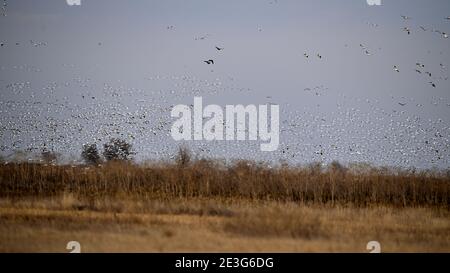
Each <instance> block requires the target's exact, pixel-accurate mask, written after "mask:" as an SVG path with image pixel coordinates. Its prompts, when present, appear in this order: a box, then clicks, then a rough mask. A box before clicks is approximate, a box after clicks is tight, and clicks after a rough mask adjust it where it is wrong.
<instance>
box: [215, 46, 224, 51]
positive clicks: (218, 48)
mask: <svg viewBox="0 0 450 273" xmlns="http://www.w3.org/2000/svg"><path fill="white" fill-rule="evenodd" d="M216 49H217V50H219V51H221V50H223V49H224V48H223V47H218V46H216Z"/></svg>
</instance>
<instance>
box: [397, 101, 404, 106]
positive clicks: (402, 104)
mask: <svg viewBox="0 0 450 273" xmlns="http://www.w3.org/2000/svg"><path fill="white" fill-rule="evenodd" d="M398 104H399V105H400V106H405V105H406V103H401V102H399V103H398Z"/></svg>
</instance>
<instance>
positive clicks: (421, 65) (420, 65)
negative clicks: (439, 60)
mask: <svg viewBox="0 0 450 273" xmlns="http://www.w3.org/2000/svg"><path fill="white" fill-rule="evenodd" d="M416 65H417V66H418V67H422V68H424V67H425V65H423V64H421V63H416Z"/></svg>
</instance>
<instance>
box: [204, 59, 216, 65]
mask: <svg viewBox="0 0 450 273" xmlns="http://www.w3.org/2000/svg"><path fill="white" fill-rule="evenodd" d="M204 62H205V63H207V64H214V60H207V61H204Z"/></svg>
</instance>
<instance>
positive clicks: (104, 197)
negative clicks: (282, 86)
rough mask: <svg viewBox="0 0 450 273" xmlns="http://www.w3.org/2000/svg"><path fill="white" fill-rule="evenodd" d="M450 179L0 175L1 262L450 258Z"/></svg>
mask: <svg viewBox="0 0 450 273" xmlns="http://www.w3.org/2000/svg"><path fill="white" fill-rule="evenodd" d="M449 182H450V181H449V177H448V175H442V174H439V173H431V172H423V173H414V172H407V171H399V170H387V169H375V168H366V169H365V170H364V171H355V170H349V169H345V168H335V167H333V168H326V169H320V168H319V167H318V166H317V165H316V166H312V167H286V166H284V167H278V168H269V167H265V166H264V165H262V164H257V163H251V162H237V163H235V164H233V165H231V166H225V165H222V164H220V163H218V162H214V161H205V160H200V161H196V162H193V163H191V164H182V165H180V164H179V165H177V164H171V163H158V164H156V163H155V164H142V165H137V164H132V163H124V162H112V163H108V164H105V165H103V166H57V165H55V166H52V165H40V164H29V163H15V164H7V165H1V166H0V252H67V250H66V249H65V247H66V244H67V242H68V241H72V240H76V241H79V242H80V243H81V245H82V251H83V252H130V251H132V252H160V251H162V252H180V251H181V252H367V250H366V249H365V247H366V244H367V242H369V241H372V240H376V241H379V242H380V243H381V247H382V251H384V252H399V251H401V252H450V210H449V189H450V183H449Z"/></svg>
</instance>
